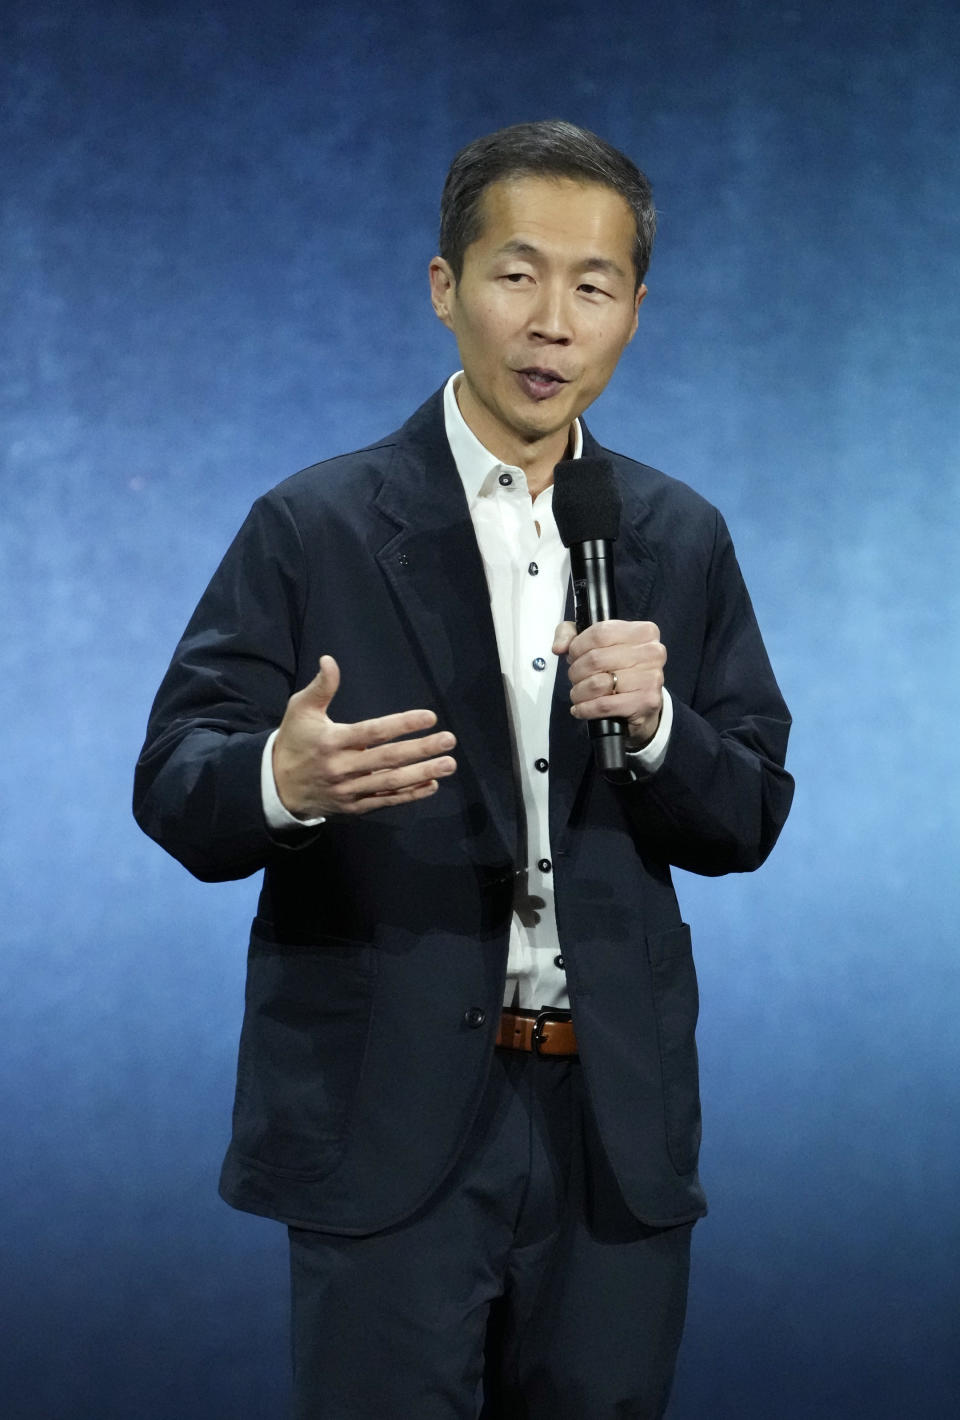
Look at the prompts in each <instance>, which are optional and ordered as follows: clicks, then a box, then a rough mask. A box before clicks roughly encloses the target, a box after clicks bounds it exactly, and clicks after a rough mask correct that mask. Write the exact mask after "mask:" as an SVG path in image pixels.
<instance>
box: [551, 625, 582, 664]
mask: <svg viewBox="0 0 960 1420" xmlns="http://www.w3.org/2000/svg"><path fill="white" fill-rule="evenodd" d="M576 634H577V628H576V626H575V625H574V624H573V622H572V621H561V623H560V625H559V626H558V627H557V629H556V631H555V632H554V633H553V654H554V655H555V656H563V655H565V654H566V652H567V651H569V649H570V642H571V641H572V640H573V638H574V636H576Z"/></svg>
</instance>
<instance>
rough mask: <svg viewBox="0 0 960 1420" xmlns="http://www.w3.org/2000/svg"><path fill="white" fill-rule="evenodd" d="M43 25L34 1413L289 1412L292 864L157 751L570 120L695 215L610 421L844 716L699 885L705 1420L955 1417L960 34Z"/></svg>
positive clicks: (858, 16) (592, 11) (811, 689)
mask: <svg viewBox="0 0 960 1420" xmlns="http://www.w3.org/2000/svg"><path fill="white" fill-rule="evenodd" d="M3 25H4V36H5V37H4V41H3V49H2V54H3V64H4V74H3V93H4V97H5V99H6V100H7V102H8V107H7V116H6V119H5V129H4V135H3V142H2V145H0V191H2V196H3V203H4V216H3V226H2V240H3V254H2V273H0V275H2V302H3V306H2V312H0V339H2V345H3V366H2V376H0V378H2V396H3V413H2V443H3V453H4V465H3V487H2V502H0V522H2V532H3V563H2V571H0V594H2V599H3V616H2V618H0V620H2V625H0V635H2V654H3V670H2V677H0V699H2V706H3V712H4V714H3V746H4V748H3V754H2V757H0V777H2V787H3V795H4V805H5V809H4V814H3V824H2V829H0V833H2V866H3V881H4V893H5V902H4V906H3V911H2V916H0V922H2V934H3V946H2V953H0V969H2V984H0V1012H2V1020H0V1042H2V1045H0V1049H2V1054H3V1061H2V1085H3V1098H4V1104H3V1134H2V1138H3V1158H2V1165H0V1189H2V1224H0V1229H2V1235H0V1248H2V1253H3V1263H2V1281H0V1289H2V1301H3V1314H2V1316H0V1336H2V1338H3V1342H2V1350H3V1366H4V1369H5V1371H6V1374H5V1375H4V1376H3V1378H2V1379H0V1395H2V1397H3V1400H2V1408H3V1413H4V1415H5V1416H9V1417H11V1420H20V1417H40V1420H88V1418H89V1417H94V1418H95V1420H221V1417H222V1420H261V1417H274V1416H277V1417H279V1416H281V1415H282V1414H283V1413H284V1405H285V1400H286V1393H287V1378H286V1359H287V1342H286V1324H287V1323H286V1306H287V1302H286V1274H285V1238H284V1234H283V1230H282V1229H280V1228H278V1227H277V1226H276V1225H273V1224H270V1223H267V1222H265V1221H263V1220H257V1219H253V1218H248V1217H243V1216H241V1215H238V1214H234V1213H231V1212H230V1211H229V1210H228V1209H227V1208H226V1207H224V1206H223V1205H222V1204H221V1203H220V1202H219V1200H218V1199H217V1197H216V1192H215V1189H216V1178H217V1172H218V1168H219V1163H220V1157H221V1152H222V1149H223V1147H224V1144H225V1141H226V1136H227V1126H228V1115H229V1108H230V1101H231V1090H232V1076H233V1069H234V1052H235V1046H236V1039H237V1034H238V1029H239V1023H240V1011H241V997H242V976H243V959H244V945H245V931H246V926H247V921H248V918H249V916H250V914H251V910H252V904H253V897H254V891H255V885H254V883H252V882H246V883H239V884H230V885H226V886H218V887H211V886H202V885H200V884H198V883H195V882H193V881H192V880H191V879H190V878H189V877H188V876H187V875H186V873H184V871H183V870H182V869H180V868H179V867H178V866H177V865H176V864H174V863H173V862H172V860H168V859H166V858H165V857H164V855H163V854H162V853H161V852H160V851H159V850H158V849H157V848H155V847H154V846H153V845H152V844H150V843H149V842H148V841H147V840H146V839H145V838H142V837H141V836H140V834H139V833H138V831H137V830H136V828H135V827H134V824H133V821H132V819H131V817H130V813H129V807H128V804H129V797H130V781H131V771H132V765H133V762H134V759H135V756H136V753H137V749H138V746H139V743H140V740H141V737H142V733H143V728H144V723H145V717H146V713H147V709H148V706H149V703H150V700H151V697H152V694H153V690H154V688H155V686H156V684H157V682H158V680H159V677H160V675H161V673H162V671H163V669H164V666H165V664H166V661H167V659H168V657H169V655H170V652H171V650H172V648H173V645H174V643H175V640H176V638H177V636H178V634H179V632H180V630H181V628H182V626H183V624H184V622H185V620H186V618H187V616H188V614H189V612H190V611H191V609H192V607H193V605H194V603H195V601H196V599H197V597H198V596H199V594H200V592H201V590H202V589H203V586H204V585H205V582H206V580H207V578H208V576H209V574H210V572H211V571H212V569H213V567H214V565H215V563H216V561H217V560H218V558H219V556H220V554H221V553H222V551H223V549H224V547H225V546H226V543H227V542H228V540H229V538H230V537H231V535H232V533H233V532H234V530H235V529H236V527H237V526H238V524H239V523H240V521H241V519H242V517H243V516H244V513H245V512H246V509H247V507H248V506H249V504H250V502H251V501H252V499H253V498H254V497H255V496H256V494H257V493H258V492H260V491H261V490H263V489H264V488H266V487H268V486H269V485H271V484H272V483H274V482H276V481H278V480H279V479H280V478H281V477H284V476H285V475H287V474H288V473H290V472H292V471H294V470H295V469H297V468H299V467H301V466H303V465H304V464H307V463H310V462H312V461H314V460H315V459H318V458H322V457H323V456H325V455H328V454H333V453H336V452H339V451H342V450H344V449H348V448H354V447H356V446H357V445H359V444H361V443H363V442H365V441H367V440H369V439H372V438H374V437H375V436H377V435H379V434H381V433H384V432H386V431H388V430H389V429H391V428H392V427H394V426H395V425H396V424H397V423H398V422H399V421H400V420H401V419H402V418H403V417H404V416H405V415H406V414H407V413H408V412H409V411H410V410H411V409H412V408H413V407H414V406H415V405H416V404H417V403H419V402H420V400H421V399H422V398H423V397H425V396H426V394H428V393H429V392H430V391H431V390H432V389H433V388H434V387H435V386H437V385H438V384H439V383H440V382H441V380H442V379H443V378H444V376H445V375H446V373H447V372H448V371H449V370H450V369H451V368H452V367H453V361H454V350H453V347H452V343H451V341H450V338H449V336H448V335H447V333H446V332H445V331H444V330H443V329H442V328H441V327H440V326H439V325H438V324H437V322H436V321H435V320H434V318H433V316H432V314H431V312H430V310H429V307H428V303H427V286H426V264H427V261H428V259H429V257H430V256H431V255H432V252H433V244H434V232H435V225H434V224H435V210H436V201H437V196H438V193H439V189H440V185H441V182H442V178H443V175H444V172H445V169H446V166H447V163H448V161H449V159H450V157H451V156H452V154H453V152H454V151H455V149H456V148H457V147H459V146H460V145H461V144H462V143H463V142H465V141H467V140H468V139H470V138H472V137H474V136H476V135H477V134H478V133H480V132H483V131H485V130H488V129H490V128H493V127H497V126H500V125H502V124H505V123H510V122H514V121H518V120H520V119H526V118H532V117H543V116H553V115H556V114H562V115H564V116H567V117H569V118H571V119H574V120H576V121H579V122H582V123H585V124H587V125H589V126H590V127H593V128H596V129H598V130H599V131H600V132H601V133H603V134H605V135H606V136H608V137H609V138H611V139H612V140H613V141H614V142H616V143H618V144H619V145H621V146H622V147H624V148H625V149H627V151H629V152H630V153H632V154H634V155H635V156H636V157H637V158H638V159H639V161H640V162H641V164H642V165H643V166H644V167H646V168H647V170H648V171H649V173H650V174H651V176H652V178H653V180H654V185H655V189H656V194H657V199H658V206H659V207H660V209H661V213H662V225H661V236H660V241H659V245H658V249H657V253H656V256H655V260H654V265H653V269H652V273H651V276H650V296H649V299H648V301H647V303H646V305H645V306H644V308H643V313H642V318H641V327H640V334H639V336H638V338H637V340H636V341H635V342H634V344H633V346H632V347H631V348H630V350H629V351H628V353H627V356H626V358H625V359H624V361H623V364H622V366H621V368H620V370H619V372H618V373H617V375H616V377H615V380H614V382H613V384H612V385H611V388H610V389H609V391H608V392H607V394H606V395H605V396H604V397H603V399H602V401H601V402H600V404H599V405H598V406H597V408H596V410H595V412H594V414H593V416H592V423H593V427H594V429H595V431H596V432H597V433H598V434H599V435H600V436H601V438H602V439H603V440H604V442H606V443H609V444H612V445H613V446H614V447H616V448H618V449H622V450H624V451H625V452H628V453H632V454H635V455H637V456H639V457H641V458H643V459H645V460H646V461H648V462H650V463H653V464H656V465H658V466H660V467H662V468H664V469H666V470H667V471H668V472H671V473H673V474H675V475H677V476H679V477H681V478H684V479H686V480H687V481H689V482H691V483H693V484H694V485H695V486H696V487H697V488H699V489H700V490H701V491H702V492H704V493H705V494H706V495H707V496H708V497H709V498H711V499H712V500H714V501H716V502H717V503H719V504H720V506H721V507H722V508H723V509H724V511H725V512H726V514H727V516H728V520H729V522H730V525H731V527H732V530H733V533H734V537H735V539H736V542H737V545H738V549H739V552H740V556H741V561H742V563H743V566H744V570H745V572H746V576H747V580H748V582H749V584H750V586H751V589H752V591H753V594H754V599H755V602H756V605H757V609H758V614H759V617H760V620H761V624H762V626H763V628H764V631H765V634H766V637H767V641H768V644H769V647H770V651H771V654H772V656H773V659H774V663H775V665H776V667H777V670H778V672H779V675H780V678H781V681H782V684H783V687H784V690H785V692H786V695H787V698H788V700H789V701H790V704H791V706H792V707H793V710H794V712H795V717H796V729H795V735H794V739H793V743H792V756H791V764H792V768H793V769H794V771H795V773H796V775H797V778H798V781H799V786H800V787H799V791H798V797H797V801H796V806H795V809H794V812H793V817H792V819H791V821H790V823H789V824H788V826H787V829H786V831H785V833H784V836H783V839H782V841H781V844H780V847H779V848H778V850H777V852H776V853H775V854H774V857H773V859H772V860H771V861H770V863H769V864H768V865H767V866H766V867H765V868H764V869H763V870H762V871H761V872H760V873H759V874H758V875H757V876H754V877H750V878H746V879H742V880H739V879H737V880H733V879H728V880H723V881H711V882H701V881H698V880H695V879H693V878H688V877H686V876H684V875H679V876H680V878H681V881H680V883H679V888H680V892H681V896H682V900H683V903H684V907H685V911H686V915H687V916H688V917H689V919H690V920H691V921H692V923H693V925H694V929H695V939H696V942H697V946H698V960H699V966H700V973H701V981H702V998H703V1010H702V1030H701V1044H702V1058H703V1077H704V1095H705V1116H706V1129H705V1139H704V1151H703V1172H704V1177H705V1182H706V1184H707V1188H708V1192H709V1194H710V1198H711V1203H712V1212H711V1215H710V1217H709V1219H708V1220H707V1221H706V1222H705V1223H704V1224H702V1225H701V1226H700V1227H698V1229H697V1233H696V1237H695V1243H696V1246H695V1276H694V1283H693V1291H692V1297H691V1307H690V1320H689V1327H688V1333H687V1339H686V1342H685V1347H684V1351H683V1355H682V1362H681V1367H680V1373H679V1377H678V1382H677V1389H676V1396H675V1400H674V1403H673V1407H672V1410H671V1420H725V1418H726V1417H736V1418H737V1420H795V1417H796V1420H800V1417H814V1416H816V1417H829V1420H834V1417H848V1416H865V1417H866V1416H868V1417H871V1420H905V1417H914V1416H916V1417H923V1420H936V1417H948V1416H949V1417H952V1416H955V1415H956V1414H960V1399H958V1396H960V1375H958V1372H960V1365H958V1355H957V1353H958V1344H957V1330H958V1326H957V1323H958V1316H960V1307H958V1292H960V1287H958V1281H957V1273H958V1243H960V1228H958V1221H957V1219H958V1207H957V1193H958V1182H960V1180H958V1172H960V1134H958V1107H960V1070H958V1064H957V1057H958V1048H957V1019H958V1007H960V990H958V986H960V981H958V975H960V973H958V964H957V935H958V934H957V920H958V908H960V900H958V899H960V893H958V881H960V874H958V870H957V858H958V853H957V849H958V831H957V798H958V792H957V790H958V782H960V772H958V771H960V764H958V751H957V743H958V736H957V726H956V721H957V706H958V701H960V677H958V670H957V650H958V590H957V586H958V576H957V573H958V566H957V560H956V547H957V532H958V516H957V515H958V454H960V448H958V416H957V377H958V373H960V350H958V345H960V341H958V324H960V322H958V298H957V262H958V247H960V243H958V216H960V195H958V182H957V166H956V163H957V153H958V152H960V132H958V127H960V84H958V73H960V46H958V39H960V21H958V14H957V10H956V8H955V6H954V5H952V4H948V3H943V4H939V5H938V4H937V3H924V0H921V3H920V4H919V5H917V6H914V7H913V8H912V9H908V7H906V6H905V5H903V4H900V3H893V0H874V3H873V4H872V5H871V6H869V7H867V6H865V5H863V6H859V5H852V4H844V3H843V0H840V3H832V4H828V3H824V0H810V3H806V4H801V3H799V2H798V0H794V3H792V4H782V3H777V0H768V3H758V2H757V0H731V3H726V4H724V3H720V0H708V3H704V4H697V3H695V0H671V3H666V0H652V3H649V4H640V3H636V4H630V3H623V4H619V5H611V4H605V3H603V2H602V0H601V3H598V4H591V5H587V4H586V3H582V4H571V3H568V0H555V3H553V4H552V5H549V6H545V7H543V6H531V7H517V6H515V5H508V4H504V3H501V0H491V3H487V4H486V6H478V5H471V6H466V5H461V4H459V3H456V0H455V3H453V4H448V5H447V6H441V5H439V4H436V3H432V4H431V3H426V2H425V0H413V2H412V3H408V4H398V5H397V6H396V7H395V8H388V7H387V5H385V4H382V5H381V6H380V7H379V8H378V7H377V6H376V5H374V6H373V7H372V8H371V7H366V8H360V9H357V10H356V11H354V10H352V9H351V8H349V7H340V6H333V5H322V4H321V5H312V4H306V3H301V4H284V3H283V2H282V0H278V3H274V4H270V5H268V4H266V3H263V4H260V5H256V4H251V3H234V4H203V3H202V0H200V2H199V3H191V4H187V3H179V0H171V3H166V4H164V3H159V0H158V3H154V4H148V3H146V0H139V3H138V0H117V3H106V0H90V3H87V4H84V5H80V4H76V5H74V4H69V3H66V0H63V3H59V4H58V3H50V0H33V2H32V3H29V4H27V3H20V0H7V4H6V5H5V6H4V15H3ZM358 611H359V613H360V614H362V608H361V609H358ZM384 708H385V709H386V708H392V707H384ZM397 1420H408V1417H397ZM410 1420H413V1418H412V1417H410ZM584 1420H589V1417H584Z"/></svg>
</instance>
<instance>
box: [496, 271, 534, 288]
mask: <svg viewBox="0 0 960 1420" xmlns="http://www.w3.org/2000/svg"><path fill="white" fill-rule="evenodd" d="M501 280H503V281H509V282H510V284H511V285H512V286H520V285H521V284H522V283H523V282H524V281H532V280H533V277H532V276H531V275H530V273H529V272H528V271H505V272H504V273H503V276H502V277H501Z"/></svg>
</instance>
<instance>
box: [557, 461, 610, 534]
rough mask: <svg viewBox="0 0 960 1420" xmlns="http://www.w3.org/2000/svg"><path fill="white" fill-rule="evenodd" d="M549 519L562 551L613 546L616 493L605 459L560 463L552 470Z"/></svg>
mask: <svg viewBox="0 0 960 1420" xmlns="http://www.w3.org/2000/svg"><path fill="white" fill-rule="evenodd" d="M553 516H554V517H555V518H556V520H557V531H558V532H559V534H560V541H561V542H562V543H563V545H564V547H570V546H572V545H573V543H575V542H592V541H594V540H596V541H601V540H605V541H607V542H615V541H616V538H617V534H618V533H619V531H620V490H619V488H618V487H617V480H616V477H615V476H614V472H613V465H612V464H611V463H610V460H609V459H564V461H563V463H558V464H557V466H556V468H555V469H554V470H553Z"/></svg>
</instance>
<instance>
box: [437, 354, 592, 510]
mask: <svg viewBox="0 0 960 1420" xmlns="http://www.w3.org/2000/svg"><path fill="white" fill-rule="evenodd" d="M454 393H455V394H456V397H457V405H458V406H459V409H460V413H461V414H462V415H463V419H464V422H465V424H466V425H467V427H468V428H469V429H470V431H471V432H472V433H474V434H476V436H477V438H478V439H479V440H480V442H481V444H482V445H483V446H484V448H485V449H489V450H490V452H491V453H492V454H493V455H494V457H495V458H498V459H499V460H500V462H501V463H505V464H510V466H511V467H512V468H522V469H523V472H524V474H525V475H526V479H527V487H528V488H529V490H530V497H531V498H536V497H537V496H538V495H539V494H540V493H542V492H543V490H544V489H545V488H549V487H550V485H551V483H552V482H553V470H554V468H555V467H556V466H557V464H558V463H560V461H561V459H565V458H567V457H568V456H569V452H570V450H571V449H572V448H573V447H574V440H573V429H572V427H568V428H566V429H560V430H558V431H557V432H556V433H553V434H548V435H545V436H544V437H543V438H540V439H530V440H527V439H523V438H522V437H521V436H520V435H511V433H510V432H509V431H507V430H505V429H503V428H501V427H500V426H499V425H497V424H494V423H493V421H492V420H490V419H489V418H486V417H485V410H484V408H483V406H482V405H480V404H479V403H478V401H477V400H475V399H474V398H473V397H472V393H471V391H470V389H469V387H468V386H467V385H466V381H465V380H463V379H461V380H460V382H459V384H458V385H457V386H456V387H455V390H454Z"/></svg>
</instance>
